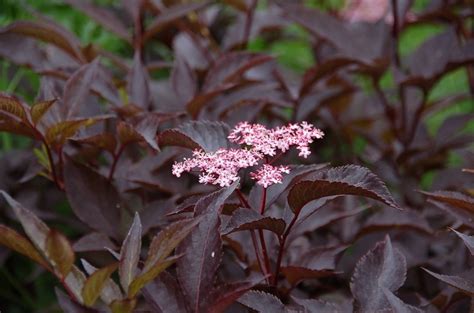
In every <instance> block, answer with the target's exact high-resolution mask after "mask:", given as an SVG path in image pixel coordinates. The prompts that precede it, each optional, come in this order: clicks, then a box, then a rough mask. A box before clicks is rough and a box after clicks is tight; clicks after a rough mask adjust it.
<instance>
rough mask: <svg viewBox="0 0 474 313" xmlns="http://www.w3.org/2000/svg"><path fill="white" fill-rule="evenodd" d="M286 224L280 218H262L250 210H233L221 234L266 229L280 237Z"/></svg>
mask: <svg viewBox="0 0 474 313" xmlns="http://www.w3.org/2000/svg"><path fill="white" fill-rule="evenodd" d="M285 227H286V223H285V221H284V220H282V219H281V218H274V217H270V216H263V215H261V214H259V213H258V212H256V211H254V210H252V209H245V208H239V209H237V210H235V211H234V212H233V214H232V216H231V217H230V220H229V221H228V222H227V224H226V225H225V227H224V228H223V229H222V231H221V233H222V234H223V235H227V234H230V233H233V232H236V231H242V230H255V229H266V230H269V231H271V232H274V233H275V234H277V235H279V236H281V235H282V234H283V233H284V232H285Z"/></svg>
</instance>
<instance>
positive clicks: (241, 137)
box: [228, 122, 324, 158]
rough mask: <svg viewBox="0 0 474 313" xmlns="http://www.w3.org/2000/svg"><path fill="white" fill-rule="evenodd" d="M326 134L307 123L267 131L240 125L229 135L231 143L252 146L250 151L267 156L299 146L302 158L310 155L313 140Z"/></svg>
mask: <svg viewBox="0 0 474 313" xmlns="http://www.w3.org/2000/svg"><path fill="white" fill-rule="evenodd" d="M323 136H324V133H323V132H322V131H321V130H320V129H317V128H315V127H314V126H313V125H311V124H308V123H307V122H301V123H300V124H289V125H287V126H282V127H277V128H275V129H267V128H266V127H265V126H263V125H261V124H249V123H247V122H242V123H239V124H238V125H237V126H236V127H235V128H234V129H233V130H232V131H231V133H230V134H229V136H228V138H229V140H230V141H232V142H235V143H238V144H241V145H242V144H244V145H247V146H250V149H252V150H254V151H257V152H260V153H262V154H263V155H265V156H275V155H276V153H277V150H281V152H286V151H288V150H289V149H290V147H291V146H297V149H298V150H300V154H299V155H300V156H302V157H304V158H306V157H308V155H309V154H310V151H309V148H308V146H309V144H310V143H312V142H313V138H317V139H320V138H322V137H323Z"/></svg>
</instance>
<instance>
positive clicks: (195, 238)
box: [177, 181, 239, 312]
mask: <svg viewBox="0 0 474 313" xmlns="http://www.w3.org/2000/svg"><path fill="white" fill-rule="evenodd" d="M238 184H239V182H238V181H237V182H235V183H234V184H233V185H231V186H229V187H227V188H223V189H220V190H219V191H216V192H214V193H212V194H210V195H208V196H206V197H203V198H202V199H201V200H199V201H198V202H197V204H196V207H195V210H194V216H195V217H198V216H200V218H201V222H200V223H199V224H198V226H197V227H196V228H194V230H193V231H192V232H191V234H190V235H189V236H188V237H186V239H185V240H184V241H183V242H182V243H181V244H180V246H178V249H177V253H179V254H183V257H182V258H180V259H179V260H178V262H177V265H178V266H177V273H178V280H179V283H180V286H181V287H182V288H183V291H184V294H185V296H186V298H187V299H188V301H189V304H190V306H191V307H192V308H193V311H194V312H201V311H205V308H206V307H207V306H208V305H209V301H210V300H211V299H209V297H208V296H209V290H211V289H212V287H213V284H214V279H215V277H214V276H215V274H216V271H217V268H218V267H219V264H220V262H221V254H222V240H221V237H220V234H219V226H220V218H219V212H220V210H221V207H222V205H223V204H224V201H225V200H226V199H227V198H228V197H229V196H230V195H231V194H232V192H233V191H234V190H235V188H236V187H237V185H238Z"/></svg>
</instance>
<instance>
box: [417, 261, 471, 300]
mask: <svg viewBox="0 0 474 313" xmlns="http://www.w3.org/2000/svg"><path fill="white" fill-rule="evenodd" d="M424 270H425V271H426V272H428V273H429V274H430V275H432V276H434V277H436V278H437V279H439V280H441V281H442V282H444V283H446V284H448V285H450V286H453V287H454V288H456V289H459V290H461V291H462V292H464V293H466V294H468V295H470V296H471V297H472V296H473V295H474V270H470V271H468V272H466V273H463V274H460V275H453V276H451V275H442V274H437V273H434V272H432V271H430V270H427V269H426V268H424Z"/></svg>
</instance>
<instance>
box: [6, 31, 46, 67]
mask: <svg viewBox="0 0 474 313" xmlns="http://www.w3.org/2000/svg"><path fill="white" fill-rule="evenodd" d="M0 56H2V57H3V58H5V59H8V60H10V61H11V62H13V63H15V64H18V65H25V66H28V67H30V68H32V69H33V70H42V69H44V68H45V67H47V66H48V63H49V62H48V60H47V58H46V55H45V53H44V51H43V50H41V48H40V46H39V45H38V44H37V42H35V40H34V39H31V38H28V37H25V36H21V35H18V34H12V33H0Z"/></svg>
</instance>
